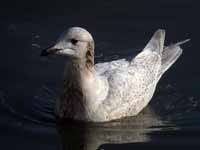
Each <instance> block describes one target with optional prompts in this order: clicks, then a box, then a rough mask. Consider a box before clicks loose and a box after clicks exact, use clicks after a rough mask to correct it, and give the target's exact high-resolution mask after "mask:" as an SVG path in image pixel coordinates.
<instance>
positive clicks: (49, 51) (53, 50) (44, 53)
mask: <svg viewBox="0 0 200 150" xmlns="http://www.w3.org/2000/svg"><path fill="white" fill-rule="evenodd" d="M60 50H61V49H58V48H53V47H50V48H46V49H44V50H42V52H41V54H40V56H48V55H52V54H55V53H56V52H58V51H60Z"/></svg>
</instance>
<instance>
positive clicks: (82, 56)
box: [43, 27, 186, 122]
mask: <svg viewBox="0 0 200 150" xmlns="http://www.w3.org/2000/svg"><path fill="white" fill-rule="evenodd" d="M164 40H165V31H164V30H158V31H156V32H155V33H154V35H153V37H152V39H151V40H150V41H149V43H148V44H147V46H146V47H145V48H144V49H143V50H142V51H141V52H140V53H139V54H138V55H137V56H136V57H134V58H133V59H132V60H131V61H128V60H125V59H120V60H116V61H111V62H104V63H97V64H94V41H93V38H92V36H91V35H90V33H89V32H88V31H86V30H85V29H82V28H79V27H73V28H70V29H69V30H68V32H66V33H65V34H64V35H62V36H61V38H60V39H59V41H58V43H57V44H56V45H55V46H54V47H53V48H51V49H48V50H46V51H45V53H49V54H50V53H54V54H57V55H66V56H68V57H69V58H68V59H69V61H68V63H67V64H66V69H65V76H64V92H63V94H62V96H61V98H60V99H59V100H58V101H57V114H58V116H59V117H60V118H71V119H75V120H82V121H92V122H105V121H110V120H114V119H119V118H122V117H128V116H134V115H137V114H138V113H139V112H140V111H141V110H142V109H143V108H144V107H145V106H147V105H148V103H149V101H150V100H151V98H152V96H153V94H154V91H155V89H156V85H157V83H158V81H159V79H160V78H161V76H162V75H163V73H164V72H165V71H166V70H167V69H168V68H169V67H170V66H171V65H172V64H173V63H174V62H175V61H176V60H177V59H178V58H179V56H180V55H181V53H182V49H181V48H180V46H179V45H180V44H182V43H184V42H186V41H184V42H182V43H177V44H173V45H170V46H168V47H164ZM43 54H44V53H43Z"/></svg>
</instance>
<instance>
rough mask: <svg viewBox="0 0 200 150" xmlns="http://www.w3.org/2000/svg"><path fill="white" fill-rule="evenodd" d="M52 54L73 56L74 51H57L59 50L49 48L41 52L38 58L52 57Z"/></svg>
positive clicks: (66, 49)
mask: <svg viewBox="0 0 200 150" xmlns="http://www.w3.org/2000/svg"><path fill="white" fill-rule="evenodd" d="M54 54H56V55H67V56H74V55H75V52H74V50H72V49H68V48H65V49H59V48H54V47H51V48H46V49H44V50H42V52H41V54H40V56H48V55H54Z"/></svg>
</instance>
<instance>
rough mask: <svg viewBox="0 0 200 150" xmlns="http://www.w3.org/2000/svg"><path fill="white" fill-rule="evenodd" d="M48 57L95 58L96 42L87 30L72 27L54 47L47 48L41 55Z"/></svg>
mask: <svg viewBox="0 0 200 150" xmlns="http://www.w3.org/2000/svg"><path fill="white" fill-rule="evenodd" d="M48 55H61V56H68V57H70V58H72V59H84V58H87V57H93V55H94V40H93V38H92V35H91V34H90V33H89V32H88V31H87V30H85V29H83V28H80V27H72V28H69V29H68V30H67V31H65V32H64V33H62V34H61V36H60V37H59V39H58V40H57V42H56V44H55V45H54V46H53V47H50V48H47V49H45V50H43V51H42V53H41V56H48ZM91 59H93V58H91Z"/></svg>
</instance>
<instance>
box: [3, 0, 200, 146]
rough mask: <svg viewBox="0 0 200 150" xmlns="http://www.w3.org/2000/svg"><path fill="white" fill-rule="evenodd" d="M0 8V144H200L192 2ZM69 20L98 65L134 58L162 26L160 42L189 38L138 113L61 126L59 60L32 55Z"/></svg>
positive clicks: (28, 4) (195, 12)
mask: <svg viewBox="0 0 200 150" xmlns="http://www.w3.org/2000/svg"><path fill="white" fill-rule="evenodd" d="M0 7H1V9H0V12H1V13H0V17H1V21H0V22H1V24H0V27H1V28H0V30H1V36H0V41H1V50H0V52H1V54H0V149H2V150H13V149H23V150H26V149H29V150H35V149H38V150H39V149H48V150H51V149H52V150H59V149H63V148H64V149H73V150H74V149H75V150H76V149H89V150H90V149H91V150H92V149H97V148H99V149H105V150H106V149H109V150H118V149H120V150H121V149H127V150H132V149H151V148H152V149H153V148H154V149H180V148H181V149H195V148H196V149H198V148H200V144H199V141H200V112H199V111H200V95H199V85H200V69H199V63H200V60H199V55H200V52H199V34H200V33H199V31H200V29H199V26H200V23H199V4H198V1H194V0H193V1H192V0H187V1H186V0H174V1H172V0H168V1H167V0H154V1H153V2H147V1H144V0H140V1H138V2H136V1H134V2H131V1H121V2H119V1H114V0H109V1H98V2H97V1H96V2H95V1H81V2H80V1H76V2H68V1H63V2H61V1H60V2H56V1H48V2H44V1H42V2H39V1H24V2H23V1H20V2H18V1H7V2H6V3H4V4H2V5H1V6H0ZM74 25H76V26H82V27H84V28H86V29H88V30H89V31H90V32H91V33H92V34H93V36H94V39H95V41H96V61H97V62H101V61H108V60H113V59H118V58H128V57H130V56H134V55H136V54H137V53H138V52H139V51H140V50H141V49H142V48H143V47H144V46H145V44H146V43H147V41H148V40H149V39H150V37H151V35H152V33H153V32H154V31H155V30H156V29H158V28H164V29H166V31H167V34H166V44H170V43H173V42H177V41H179V40H184V39H186V38H191V42H190V43H187V44H185V45H183V49H184V54H183V56H182V57H181V58H180V59H179V60H178V62H177V63H176V64H175V65H174V66H173V67H172V68H171V69H170V70H169V71H168V72H167V73H166V74H165V75H164V76H163V78H162V79H161V81H160V82H159V84H158V87H157V90H156V93H155V95H154V97H153V99H152V101H151V103H150V105H149V106H148V107H147V108H146V109H145V110H144V111H143V112H141V113H140V114H139V115H138V116H137V117H131V118H128V119H123V120H120V121H115V122H111V123H106V124H83V123H77V122H72V121H68V122H65V123H64V124H60V123H56V120H55V118H54V104H55V99H56V98H58V97H59V93H61V87H62V75H63V67H64V62H65V60H64V59H62V58H52V59H41V58H40V57H39V55H40V52H41V49H42V48H45V47H48V46H50V45H51V44H53V43H54V41H55V40H56V38H57V37H58V35H59V34H60V33H61V32H62V31H63V30H64V29H66V28H68V27H70V26H74Z"/></svg>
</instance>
